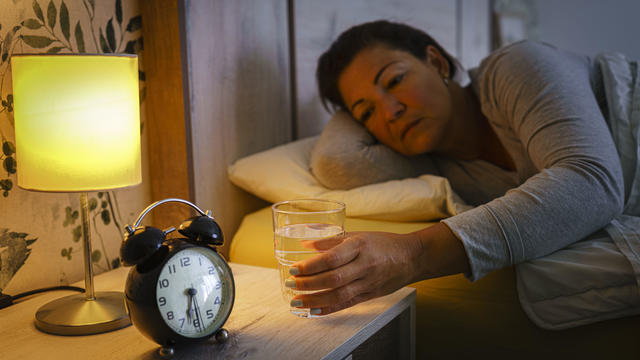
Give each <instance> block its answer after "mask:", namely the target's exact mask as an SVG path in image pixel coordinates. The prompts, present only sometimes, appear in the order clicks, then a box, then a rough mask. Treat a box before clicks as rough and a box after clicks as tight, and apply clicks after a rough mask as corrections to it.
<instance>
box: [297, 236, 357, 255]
mask: <svg viewBox="0 0 640 360" xmlns="http://www.w3.org/2000/svg"><path fill="white" fill-rule="evenodd" d="M345 236H346V235H337V236H333V237H329V238H325V239H320V240H303V241H301V242H300V244H301V245H302V246H303V247H305V248H307V249H314V250H318V251H326V250H329V249H331V248H332V247H334V246H337V245H340V244H341V243H342V242H343V241H344V239H345Z"/></svg>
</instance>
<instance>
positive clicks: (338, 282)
mask: <svg viewBox="0 0 640 360" xmlns="http://www.w3.org/2000/svg"><path fill="white" fill-rule="evenodd" d="M364 271H365V270H364V269H363V268H362V266H361V264H359V262H358V261H357V260H354V261H351V262H349V263H347V264H346V265H344V266H341V267H339V268H337V269H333V270H329V271H325V272H321V273H316V274H314V275H309V276H304V275H298V276H295V277H292V278H290V279H289V280H287V286H289V287H291V288H294V289H296V290H323V289H330V288H338V287H341V286H344V285H347V284H349V283H350V282H352V281H354V280H357V279H359V278H360V277H362V276H363V275H365V274H364Z"/></svg>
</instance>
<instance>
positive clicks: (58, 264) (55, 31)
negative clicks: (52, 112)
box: [0, 0, 149, 294]
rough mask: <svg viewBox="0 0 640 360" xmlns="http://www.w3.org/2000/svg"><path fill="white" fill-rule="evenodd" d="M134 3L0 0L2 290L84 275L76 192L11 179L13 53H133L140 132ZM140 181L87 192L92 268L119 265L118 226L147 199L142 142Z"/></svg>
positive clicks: (139, 39) (13, 168) (137, 24)
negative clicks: (24, 185)
mask: <svg viewBox="0 0 640 360" xmlns="http://www.w3.org/2000/svg"><path fill="white" fill-rule="evenodd" d="M138 1H139V0H99V1H96V0H0V100H1V103H0V104H1V107H0V140H1V141H2V152H0V162H1V163H2V169H0V194H1V195H0V291H2V292H6V293H8V294H15V293H18V292H22V291H26V290H31V289H35V288H40V287H45V286H53V285H58V284H67V283H70V282H74V281H78V280H81V279H83V276H84V275H83V274H84V272H83V271H84V269H83V265H82V243H81V241H80V240H81V238H82V228H81V219H80V214H79V213H80V201H79V196H78V194H75V193H69V194H59V193H43V192H30V191H25V190H22V189H19V188H18V187H17V186H16V184H17V181H16V176H17V174H16V172H17V164H16V157H15V151H16V147H15V142H14V120H13V96H12V91H11V65H10V64H11V55H12V54H17V53H51V54H53V53H137V54H138V56H139V68H140V74H139V75H140V100H141V122H142V123H141V129H144V126H143V125H144V94H145V82H144V79H145V78H144V66H143V62H142V58H143V48H144V44H143V41H142V31H141V28H142V19H141V16H140V10H139V6H138ZM142 146H143V183H142V185H140V186H137V187H133V188H128V189H121V190H114V191H108V192H96V193H89V211H90V222H91V230H92V243H93V251H92V254H91V257H92V259H93V261H94V271H95V272H96V273H100V272H103V271H107V270H111V269H113V268H116V267H118V266H120V261H119V248H120V243H121V241H122V229H123V227H124V225H125V224H127V223H131V222H133V221H134V220H135V217H136V216H137V215H138V213H139V211H140V210H141V209H143V208H144V207H145V206H146V204H148V202H149V201H148V200H149V195H148V194H149V186H148V185H147V182H146V181H144V179H145V178H146V177H147V176H146V174H148V170H147V166H146V164H147V161H146V141H145V136H144V131H142Z"/></svg>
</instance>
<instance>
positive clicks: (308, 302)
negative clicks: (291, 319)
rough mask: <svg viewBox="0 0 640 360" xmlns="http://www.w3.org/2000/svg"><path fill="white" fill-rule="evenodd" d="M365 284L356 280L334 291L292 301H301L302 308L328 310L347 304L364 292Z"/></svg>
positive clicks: (299, 297) (326, 291) (330, 290)
mask: <svg viewBox="0 0 640 360" xmlns="http://www.w3.org/2000/svg"><path fill="white" fill-rule="evenodd" d="M365 286H366V284H365V282H364V281H363V280H356V281H353V282H351V283H350V284H348V285H345V286H341V287H339V288H335V289H328V290H323V291H318V292H315V293H313V294H304V295H298V296H296V297H295V298H294V299H297V300H302V306H300V307H303V308H328V307H333V306H338V305H340V304H349V302H350V301H352V300H353V299H355V298H357V297H358V296H360V295H361V293H364V291H365Z"/></svg>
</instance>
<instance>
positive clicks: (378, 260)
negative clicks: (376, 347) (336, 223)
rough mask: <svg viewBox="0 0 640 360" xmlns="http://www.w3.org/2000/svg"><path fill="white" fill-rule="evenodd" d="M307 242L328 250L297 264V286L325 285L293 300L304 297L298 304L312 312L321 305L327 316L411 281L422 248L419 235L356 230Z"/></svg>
mask: <svg viewBox="0 0 640 360" xmlns="http://www.w3.org/2000/svg"><path fill="white" fill-rule="evenodd" d="M305 246H308V247H310V248H314V249H316V250H319V251H326V252H324V253H322V254H320V255H317V256H314V257H313V258H310V259H307V260H303V261H300V262H298V263H296V264H294V265H293V267H294V268H295V269H297V270H298V272H299V275H296V276H295V277H294V278H293V280H294V281H295V289H296V290H322V289H327V290H324V291H320V292H317V293H314V294H307V295H300V296H297V297H296V298H295V299H294V301H295V300H296V299H299V300H302V306H300V307H304V308H312V309H314V310H315V311H314V313H317V312H318V311H319V310H316V309H321V314H323V315H324V314H329V313H332V312H335V311H338V310H341V309H344V308H347V307H350V306H353V305H355V304H357V303H360V302H363V301H366V300H369V299H372V298H374V297H378V296H383V295H387V294H390V293H392V292H394V291H396V290H397V289H399V288H401V287H403V286H405V285H407V284H410V283H412V282H413V279H414V277H415V270H416V269H415V267H414V262H415V261H416V260H417V258H418V257H419V254H420V253H421V249H420V247H421V245H420V241H419V239H418V238H417V237H416V236H415V235H412V234H407V235H400V234H392V233H384V232H352V233H347V234H345V235H344V236H337V237H333V238H327V239H321V240H315V241H309V242H307V243H306V244H305ZM295 272H296V271H295V270H293V271H292V273H295ZM287 285H293V283H292V282H291V281H288V282H287ZM292 304H294V303H293V301H292ZM294 306H295V305H294Z"/></svg>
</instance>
